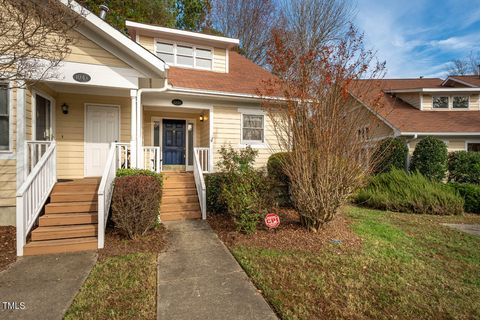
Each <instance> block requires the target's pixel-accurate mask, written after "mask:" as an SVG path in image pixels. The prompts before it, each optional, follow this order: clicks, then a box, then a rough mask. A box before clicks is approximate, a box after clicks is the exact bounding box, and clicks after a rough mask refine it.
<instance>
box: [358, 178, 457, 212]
mask: <svg viewBox="0 0 480 320" xmlns="http://www.w3.org/2000/svg"><path fill="white" fill-rule="evenodd" d="M355 202H356V203H358V204H359V205H364V206H367V207H370V208H375V209H380V210H390V211H398V212H409V213H424V214H435V215H451V214H461V213H463V204H464V202H463V199H462V198H461V197H460V196H459V195H458V194H457V193H456V192H455V191H454V190H452V189H451V188H450V187H448V186H447V185H444V184H443V183H441V182H435V181H432V180H430V179H427V178H426V177H424V176H423V175H421V174H420V173H418V172H414V173H408V172H405V171H404V170H399V169H393V170H392V171H390V172H388V173H382V174H379V175H377V176H374V177H372V178H371V179H370V182H369V184H368V185H367V187H365V188H364V189H362V190H360V191H359V192H358V194H357V195H356V197H355Z"/></svg>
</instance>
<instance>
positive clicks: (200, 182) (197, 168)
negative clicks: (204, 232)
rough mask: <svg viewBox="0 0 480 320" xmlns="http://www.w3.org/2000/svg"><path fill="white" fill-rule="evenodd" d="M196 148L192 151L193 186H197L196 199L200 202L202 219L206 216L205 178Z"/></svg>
mask: <svg viewBox="0 0 480 320" xmlns="http://www.w3.org/2000/svg"><path fill="white" fill-rule="evenodd" d="M197 149H198V148H194V153H193V176H194V178H195V186H196V188H197V194H198V201H199V202H200V210H201V211H202V219H204V220H205V219H206V218H207V188H206V187H205V179H204V178H203V169H202V166H201V164H200V158H199V156H198V155H199V152H197Z"/></svg>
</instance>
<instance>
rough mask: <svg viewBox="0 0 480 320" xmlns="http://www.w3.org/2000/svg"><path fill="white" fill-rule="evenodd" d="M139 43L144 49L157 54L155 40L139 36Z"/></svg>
mask: <svg viewBox="0 0 480 320" xmlns="http://www.w3.org/2000/svg"><path fill="white" fill-rule="evenodd" d="M138 43H139V44H140V45H141V46H142V47H144V48H145V49H147V50H149V51H150V52H152V53H155V39H154V38H152V37H148V36H142V35H139V36H138Z"/></svg>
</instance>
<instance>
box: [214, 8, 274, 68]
mask: <svg viewBox="0 0 480 320" xmlns="http://www.w3.org/2000/svg"><path fill="white" fill-rule="evenodd" d="M211 15H212V16H211V20H212V21H213V27H214V28H216V29H217V30H218V31H220V32H221V33H223V34H224V35H226V36H229V37H234V38H238V39H240V49H241V51H242V53H243V54H244V55H245V56H246V57H247V58H249V59H250V60H252V61H253V62H255V63H257V64H259V65H265V64H266V56H267V49H268V43H269V41H270V39H271V37H270V34H271V30H272V27H273V26H274V25H275V24H276V22H277V20H278V19H277V17H278V14H277V7H276V6H275V3H274V1H273V0H213V1H212V12H211Z"/></svg>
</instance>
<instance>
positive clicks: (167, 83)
mask: <svg viewBox="0 0 480 320" xmlns="http://www.w3.org/2000/svg"><path fill="white" fill-rule="evenodd" d="M127 27H128V30H129V32H130V35H131V39H130V38H128V37H127V36H125V35H124V34H122V33H121V32H119V31H117V30H115V29H114V28H113V27H111V26H110V25H109V24H107V23H106V22H105V21H103V20H102V19H100V18H99V17H97V16H96V15H94V14H92V13H88V14H87V15H86V19H85V23H83V24H82V25H81V26H79V27H78V29H77V30H76V31H75V36H76V38H78V41H77V42H76V43H75V44H73V45H72V48H71V49H72V52H71V54H70V55H69V56H68V57H66V59H65V61H64V62H63V63H62V65H61V67H60V68H59V69H58V71H57V73H58V74H59V75H60V76H59V77H58V79H51V80H48V81H41V82H39V83H37V84H35V86H28V87H27V88H24V89H11V90H8V89H7V88H8V84H6V83H4V84H1V87H0V133H1V136H0V224H4V225H5V224H7V225H8V224H10V225H14V224H17V250H18V254H19V255H22V254H23V253H24V252H23V250H24V244H25V242H26V239H27V236H28V234H29V233H30V232H31V231H32V230H33V232H31V239H32V240H33V241H32V242H30V243H28V244H27V245H26V246H25V250H26V251H25V254H36V253H48V252H61V251H72V250H81V249H85V248H87V249H88V248H90V249H91V248H97V247H99V248H101V247H103V229H104V227H105V217H106V211H107V210H108V209H109V206H110V196H111V188H110V185H111V182H112V181H113V178H114V174H115V170H116V169H117V168H119V167H139V168H147V169H151V170H155V171H158V172H160V171H186V172H187V174H185V175H183V176H180V177H178V176H175V175H172V177H170V179H169V180H167V185H166V187H167V189H168V188H169V187H170V188H172V189H175V188H176V187H179V186H180V187H181V188H180V187H179V189H182V190H180V191H179V190H170V191H169V192H167V193H166V196H167V197H170V198H169V199H166V200H165V201H163V203H162V206H163V207H162V212H165V214H164V215H162V217H163V218H162V219H165V220H166V219H167V218H168V219H184V218H200V217H203V218H205V212H206V207H205V187H204V183H203V173H206V172H212V171H215V163H216V162H217V160H218V159H219V155H218V150H219V148H220V147H221V146H223V145H231V146H233V147H234V148H244V147H246V146H248V145H250V146H252V147H253V148H255V149H257V150H258V151H259V156H258V160H257V165H258V166H262V165H265V163H266V161H267V159H268V156H269V155H270V154H271V153H272V150H275V149H276V146H277V145H276V143H277V140H276V138H275V135H274V132H273V128H272V126H271V124H270V122H269V119H268V117H267V116H266V115H265V114H264V112H263V111H262V109H261V106H260V97H259V96H258V95H257V91H256V90H257V89H258V88H259V87H260V86H261V82H262V81H263V80H268V79H271V78H272V77H273V76H272V75H271V74H270V73H268V72H267V71H265V70H264V69H262V68H261V67H259V66H257V65H256V64H254V63H253V62H251V61H249V60H247V59H246V58H244V57H242V56H240V55H239V54H238V53H236V52H233V51H232V50H231V49H232V48H233V47H235V46H237V45H238V43H239V40H238V39H231V38H225V37H218V36H211V35H205V34H200V33H193V32H187V31H180V30H174V29H168V28H161V27H156V26H151V25H146V24H140V23H135V22H130V21H128V22H127ZM114 142H117V144H115V145H112V143H114ZM188 172H194V173H195V179H194V175H193V174H188ZM90 177H94V178H93V179H84V178H90ZM96 177H102V179H101V182H100V179H98V178H96ZM78 179H83V180H78ZM65 180H69V181H68V182H67V181H65ZM177 180H178V181H177ZM57 181H59V182H57ZM169 183H170V186H169ZM99 184H100V185H99ZM52 190H53V191H52ZM166 191H168V190H166ZM45 204H46V205H45ZM41 212H45V214H44V215H41V216H40V218H39V215H40V213H41ZM97 221H98V223H97ZM38 222H39V227H38V228H35V227H36V226H37V223H38ZM97 229H98V233H97ZM97 234H98V236H97Z"/></svg>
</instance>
